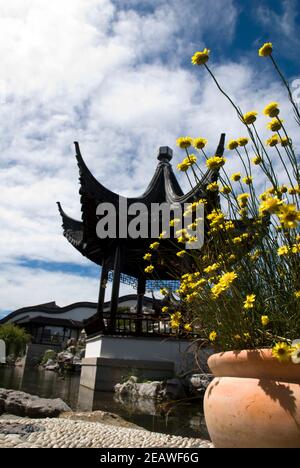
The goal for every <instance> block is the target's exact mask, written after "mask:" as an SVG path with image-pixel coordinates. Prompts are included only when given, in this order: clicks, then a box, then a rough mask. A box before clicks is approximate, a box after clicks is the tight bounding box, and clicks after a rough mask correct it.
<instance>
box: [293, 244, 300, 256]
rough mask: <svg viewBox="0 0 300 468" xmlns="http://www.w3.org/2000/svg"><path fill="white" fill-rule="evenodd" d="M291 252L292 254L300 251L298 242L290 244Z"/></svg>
mask: <svg viewBox="0 0 300 468" xmlns="http://www.w3.org/2000/svg"><path fill="white" fill-rule="evenodd" d="M292 253H293V254H298V253H300V243H299V244H293V246H292Z"/></svg>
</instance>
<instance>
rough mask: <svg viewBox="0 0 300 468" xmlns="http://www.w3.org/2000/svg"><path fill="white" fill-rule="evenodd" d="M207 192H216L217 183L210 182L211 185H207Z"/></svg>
mask: <svg viewBox="0 0 300 468" xmlns="http://www.w3.org/2000/svg"><path fill="white" fill-rule="evenodd" d="M207 190H209V191H210V192H217V191H218V190H219V184H218V182H212V183H211V184H208V186H207Z"/></svg>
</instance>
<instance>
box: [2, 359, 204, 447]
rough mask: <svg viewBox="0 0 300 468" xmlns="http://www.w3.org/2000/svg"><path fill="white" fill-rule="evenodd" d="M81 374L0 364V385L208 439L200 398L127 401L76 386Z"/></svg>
mask: <svg viewBox="0 0 300 468" xmlns="http://www.w3.org/2000/svg"><path fill="white" fill-rule="evenodd" d="M79 382H80V375H67V376H64V377H60V376H59V375H58V374H57V373H55V372H47V371H44V370H39V369H29V368H26V369H25V370H24V369H23V368H21V367H20V368H18V367H16V368H9V367H0V387H2V388H11V389H16V390H22V391H24V392H27V393H31V394H33V395H39V396H40V397H44V398H62V399H63V400H64V401H65V402H66V403H67V404H68V405H69V406H70V407H71V408H72V409H73V410H74V411H75V410H78V411H95V410H102V411H108V412H111V413H116V414H118V415H119V416H121V417H122V418H124V419H126V420H127V421H130V422H132V423H134V424H137V425H138V426H141V427H144V428H146V429H148V430H151V431H156V432H163V433H166V434H173V435H181V436H188V437H201V438H207V439H208V438H209V437H208V433H207V429H206V426H205V421H204V417H203V414H202V413H203V411H202V404H201V401H198V400H196V401H194V402H193V404H187V403H185V404H180V405H177V406H174V405H173V406H168V405H161V404H159V403H158V402H156V401H154V400H147V399H138V400H134V401H132V400H128V399H127V398H126V399H124V398H121V397H119V396H116V395H114V394H112V393H107V392H93V391H92V390H90V389H88V388H86V387H83V386H81V385H79Z"/></svg>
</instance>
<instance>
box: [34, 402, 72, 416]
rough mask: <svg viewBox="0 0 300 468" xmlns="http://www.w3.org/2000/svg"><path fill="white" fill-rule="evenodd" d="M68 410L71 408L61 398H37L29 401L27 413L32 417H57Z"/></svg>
mask: <svg viewBox="0 0 300 468" xmlns="http://www.w3.org/2000/svg"><path fill="white" fill-rule="evenodd" d="M68 411H71V408H69V407H68V405H66V403H65V402H64V401H63V400H61V399H60V398H55V399H53V400H52V399H47V398H37V399H36V400H31V401H30V402H28V403H27V405H26V408H25V414H26V416H28V417H30V418H55V417H57V416H59V415H60V414H61V413H64V412H68Z"/></svg>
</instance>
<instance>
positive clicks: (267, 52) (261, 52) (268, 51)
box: [258, 42, 273, 57]
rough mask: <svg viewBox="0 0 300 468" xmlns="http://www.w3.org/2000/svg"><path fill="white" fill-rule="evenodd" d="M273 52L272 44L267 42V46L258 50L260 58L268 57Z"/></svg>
mask: <svg viewBox="0 0 300 468" xmlns="http://www.w3.org/2000/svg"><path fill="white" fill-rule="evenodd" d="M272 52H273V44H272V42H265V44H264V45H263V46H262V47H261V48H260V49H259V50H258V55H259V56H260V57H268V56H269V55H271V54H272Z"/></svg>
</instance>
